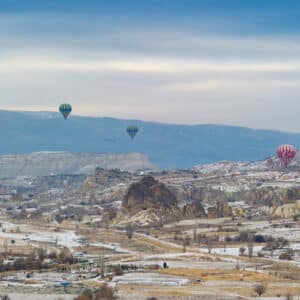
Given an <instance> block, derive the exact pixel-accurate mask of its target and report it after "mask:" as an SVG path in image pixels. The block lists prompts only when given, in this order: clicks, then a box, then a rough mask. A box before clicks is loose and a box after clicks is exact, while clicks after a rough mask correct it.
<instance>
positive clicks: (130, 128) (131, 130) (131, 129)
mask: <svg viewBox="0 0 300 300" xmlns="http://www.w3.org/2000/svg"><path fill="white" fill-rule="evenodd" d="M126 131H127V133H128V134H129V136H130V137H131V138H132V139H134V137H135V136H136V134H137V133H138V132H139V128H138V127H137V126H135V125H129V126H128V127H127V129H126Z"/></svg>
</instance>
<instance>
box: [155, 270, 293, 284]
mask: <svg viewBox="0 0 300 300" xmlns="http://www.w3.org/2000/svg"><path fill="white" fill-rule="evenodd" d="M158 272H159V273H161V274H168V275H176V276H184V277H189V278H191V279H201V280H204V281H209V280H214V281H217V280H225V281H245V282H261V281H263V282H282V281H289V280H285V279H282V278H278V277H275V276H271V275H268V274H265V273H257V272H254V271H242V270H235V269H234V270H219V269H214V270H200V269H188V268H174V269H163V270H159V271H158Z"/></svg>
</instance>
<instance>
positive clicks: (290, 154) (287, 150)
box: [277, 145, 296, 167]
mask: <svg viewBox="0 0 300 300" xmlns="http://www.w3.org/2000/svg"><path fill="white" fill-rule="evenodd" d="M295 155H296V149H295V148H294V146H292V145H280V146H279V147H278V149H277V156H278V158H279V159H280V161H281V163H282V164H283V165H284V166H285V167H286V166H287V165H288V164H289V163H290V162H291V161H292V160H293V158H294V157H295Z"/></svg>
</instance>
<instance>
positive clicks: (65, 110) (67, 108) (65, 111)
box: [59, 103, 72, 120]
mask: <svg viewBox="0 0 300 300" xmlns="http://www.w3.org/2000/svg"><path fill="white" fill-rule="evenodd" d="M59 111H60V113H61V114H62V115H63V116H64V118H65V120H66V119H67V118H68V116H69V114H70V113H71V111H72V106H71V105H70V104H68V103H63V104H61V105H60V106H59Z"/></svg>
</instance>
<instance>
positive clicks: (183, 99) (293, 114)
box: [0, 14, 300, 131]
mask: <svg viewBox="0 0 300 300" xmlns="http://www.w3.org/2000/svg"><path fill="white" fill-rule="evenodd" d="M139 22H140V20H139ZM139 22H138V24H135V23H134V21H133V20H132V19H131V20H129V21H128V20H127V19H126V18H125V17H121V19H116V18H111V17H104V18H102V17H101V18H100V17H99V16H98V15H94V16H93V15H92V16H88V17H87V16H84V15H81V14H77V15H64V14H61V15H60V14H55V15H5V16H3V15H2V16H1V18H0V66H1V68H0V75H1V81H0V90H1V98H0V107H1V108H11V109H16V108H17V109H20V110H57V106H58V105H59V103H60V102H61V101H68V102H71V103H72V104H73V107H74V113H75V114H84V115H98V116H112V117H120V118H134V119H145V120H154V121H163V122H174V123H186V124H195V123H226V124H235V125H243V126H250V127H255V128H258V127H259V128H277V129H285V130H293V131H300V125H298V124H297V122H295V120H297V119H298V114H297V111H299V110H300V103H299V99H298V98H299V96H298V95H299V93H300V54H299V53H300V39H299V36H298V35H297V34H292V33H291V34H286V35H282V34H281V35H278V34H274V33H272V34H270V35H263V34H257V35H256V34H255V35H254V34H253V33H252V34H248V35H246V34H243V35H241V34H234V35H233V34H228V33H224V32H214V31H213V30H211V28H210V29H208V30H205V28H207V27H209V26H190V24H185V25H184V26H178V23H177V24H175V25H174V24H171V23H170V24H169V23H168V24H167V25H166V26H161V24H154V23H155V22H152V23H151V24H150V23H143V22H141V23H139ZM203 22H204V21H203ZM205 22H206V21H205ZM205 22H204V23H205ZM212 23H213V20H210V21H209V24H212ZM204 25H205V24H204ZM218 26H220V27H221V26H222V20H219V23H218ZM199 28H200V29H199ZM295 123H296V125H295Z"/></svg>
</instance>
